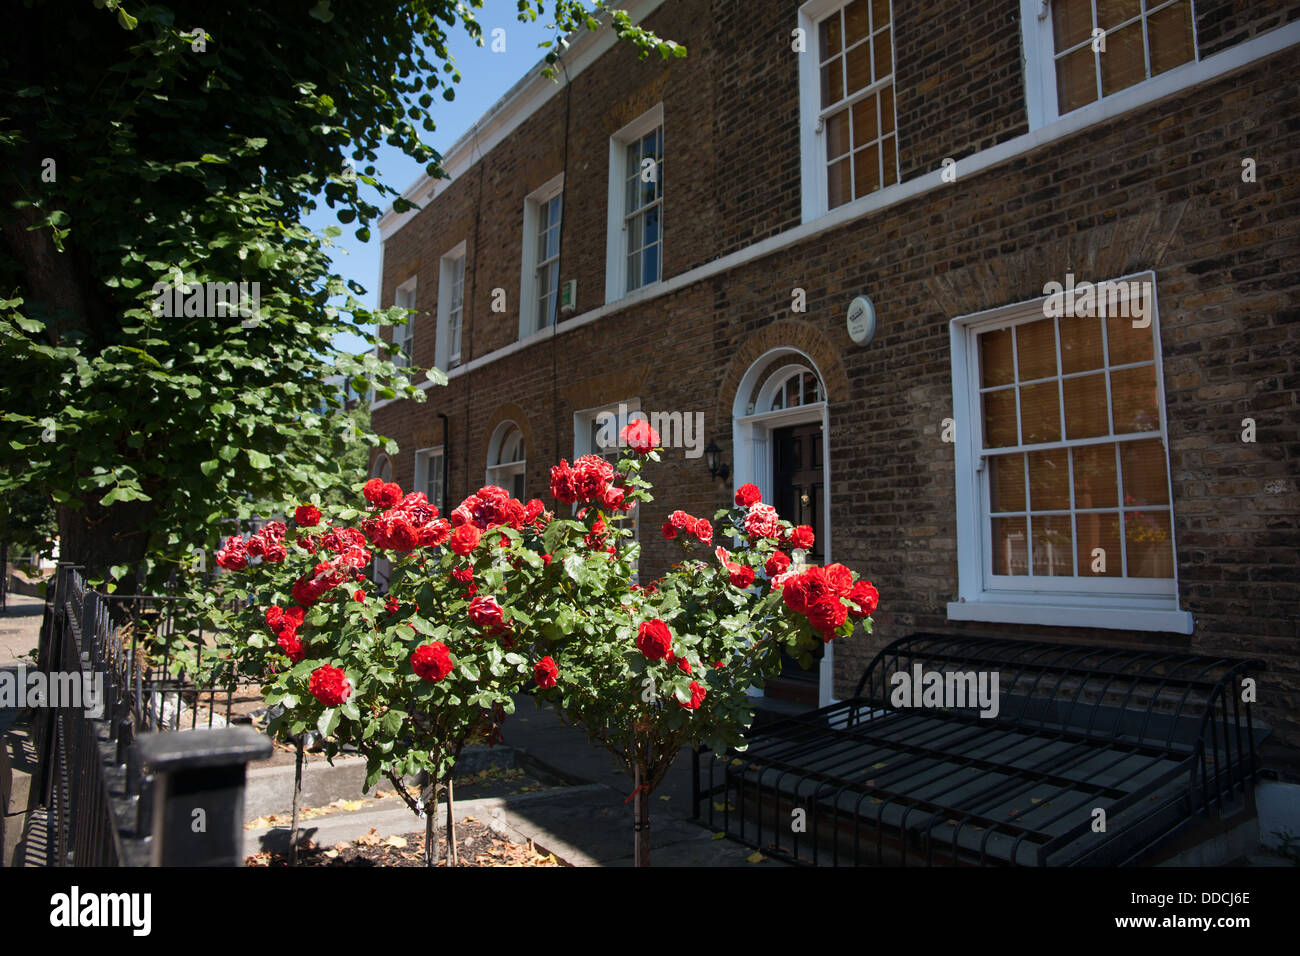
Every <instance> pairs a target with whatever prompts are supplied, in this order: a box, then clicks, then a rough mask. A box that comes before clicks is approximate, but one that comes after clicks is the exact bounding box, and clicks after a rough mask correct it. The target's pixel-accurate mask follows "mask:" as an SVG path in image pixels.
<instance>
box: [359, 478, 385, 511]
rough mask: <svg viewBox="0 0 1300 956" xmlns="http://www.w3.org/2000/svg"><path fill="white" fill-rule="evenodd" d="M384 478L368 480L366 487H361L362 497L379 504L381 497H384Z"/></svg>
mask: <svg viewBox="0 0 1300 956" xmlns="http://www.w3.org/2000/svg"><path fill="white" fill-rule="evenodd" d="M383 490H384V479H382V478H371V479H370V480H369V481H367V482H366V484H365V487H363V488H362V489H361V494H362V497H364V498H365V499H366V501H368V502H370V503H371V504H372V505H377V504H379V500H380V498H382V497H383Z"/></svg>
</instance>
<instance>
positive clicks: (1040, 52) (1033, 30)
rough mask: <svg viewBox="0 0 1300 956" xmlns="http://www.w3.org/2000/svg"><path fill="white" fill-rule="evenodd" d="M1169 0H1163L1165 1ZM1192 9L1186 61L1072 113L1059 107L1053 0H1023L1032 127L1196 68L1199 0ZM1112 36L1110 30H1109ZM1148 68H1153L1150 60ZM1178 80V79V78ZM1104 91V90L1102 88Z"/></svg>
mask: <svg viewBox="0 0 1300 956" xmlns="http://www.w3.org/2000/svg"><path fill="white" fill-rule="evenodd" d="M1164 2H1166V0H1161V5H1163V4H1164ZM1188 3H1189V4H1190V5H1191V11H1192V58H1191V59H1190V60H1188V61H1187V62H1186V63H1183V64H1180V65H1179V66H1175V67H1173V68H1172V69H1168V70H1165V71H1164V72H1163V73H1157V74H1155V75H1154V76H1148V77H1147V78H1146V79H1144V80H1140V81H1139V82H1137V83H1133V84H1132V85H1130V86H1126V87H1124V88H1123V89H1119V90H1116V91H1115V92H1114V93H1111V94H1109V95H1105V96H1102V95H1098V97H1097V99H1095V100H1093V101H1092V102H1090V103H1085V104H1084V105H1082V106H1079V107H1076V108H1075V109H1072V110H1070V111H1069V112H1068V113H1062V112H1060V109H1059V104H1058V98H1057V91H1056V42H1055V38H1054V37H1053V35H1052V3H1051V0H1020V29H1021V41H1022V43H1023V45H1024V58H1025V62H1024V69H1025V108H1026V112H1027V113H1028V119H1029V129H1030V131H1031V132H1032V131H1033V130H1036V129H1038V128H1039V127H1041V126H1046V125H1048V124H1049V123H1053V122H1056V121H1057V120H1059V119H1063V118H1065V117H1067V116H1073V115H1074V114H1076V113H1078V112H1080V111H1081V110H1086V109H1088V108H1090V107H1095V106H1097V105H1098V104H1099V103H1105V102H1106V101H1107V100H1111V99H1114V98H1115V97H1117V96H1120V95H1122V94H1124V93H1127V92H1129V91H1130V90H1135V89H1138V88H1139V87H1143V86H1146V85H1147V84H1149V83H1151V82H1152V81H1154V80H1157V79H1164V78H1165V77H1169V76H1173V77H1175V78H1176V77H1177V76H1178V74H1179V73H1181V72H1183V71H1186V70H1188V69H1189V68H1192V69H1193V70H1194V69H1195V67H1196V65H1197V64H1199V63H1200V62H1201V38H1200V34H1199V32H1198V27H1197V23H1196V0H1188ZM1093 14H1094V22H1096V9H1095V3H1094V10H1093ZM1141 16H1142V17H1143V18H1145V17H1146V16H1147V13H1146V0H1142V14H1141ZM1107 35H1108V36H1109V32H1108V33H1107ZM1147 68H1148V69H1149V68H1150V63H1149V62H1148V64H1147ZM1175 82H1177V80H1176V79H1175ZM1098 92H1099V93H1100V91H1098Z"/></svg>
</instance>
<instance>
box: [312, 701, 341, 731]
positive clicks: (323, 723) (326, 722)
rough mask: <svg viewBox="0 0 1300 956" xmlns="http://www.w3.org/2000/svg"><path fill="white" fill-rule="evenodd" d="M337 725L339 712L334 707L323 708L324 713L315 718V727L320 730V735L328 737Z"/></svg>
mask: <svg viewBox="0 0 1300 956" xmlns="http://www.w3.org/2000/svg"><path fill="white" fill-rule="evenodd" d="M338 725H339V712H338V709H337V708H335V707H327V708H325V711H324V713H322V714H321V715H320V717H318V718H317V719H316V729H317V730H319V731H320V735H321V736H322V737H329V736H330V735H332V734H333V733H334V728H335V727H337V726H338Z"/></svg>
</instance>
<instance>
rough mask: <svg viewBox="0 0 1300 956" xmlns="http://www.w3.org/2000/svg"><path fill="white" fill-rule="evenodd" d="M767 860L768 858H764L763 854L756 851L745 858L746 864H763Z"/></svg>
mask: <svg viewBox="0 0 1300 956" xmlns="http://www.w3.org/2000/svg"><path fill="white" fill-rule="evenodd" d="M766 859H767V857H765V856H763V854H762V853H761V852H760V851H758V850H755V851H754V852H753V853H751V854H749V856H747V857H745V862H746V863H762V862H763V861H764V860H766Z"/></svg>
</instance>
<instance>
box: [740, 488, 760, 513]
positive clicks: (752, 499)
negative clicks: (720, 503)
mask: <svg viewBox="0 0 1300 956" xmlns="http://www.w3.org/2000/svg"><path fill="white" fill-rule="evenodd" d="M762 500H763V493H762V492H761V491H759V490H758V485H751V484H744V485H741V486H740V487H739V488H737V489H736V504H738V505H740V507H742V508H748V507H749V506H750V505H753V504H757V503H758V502H760V501H762Z"/></svg>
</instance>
